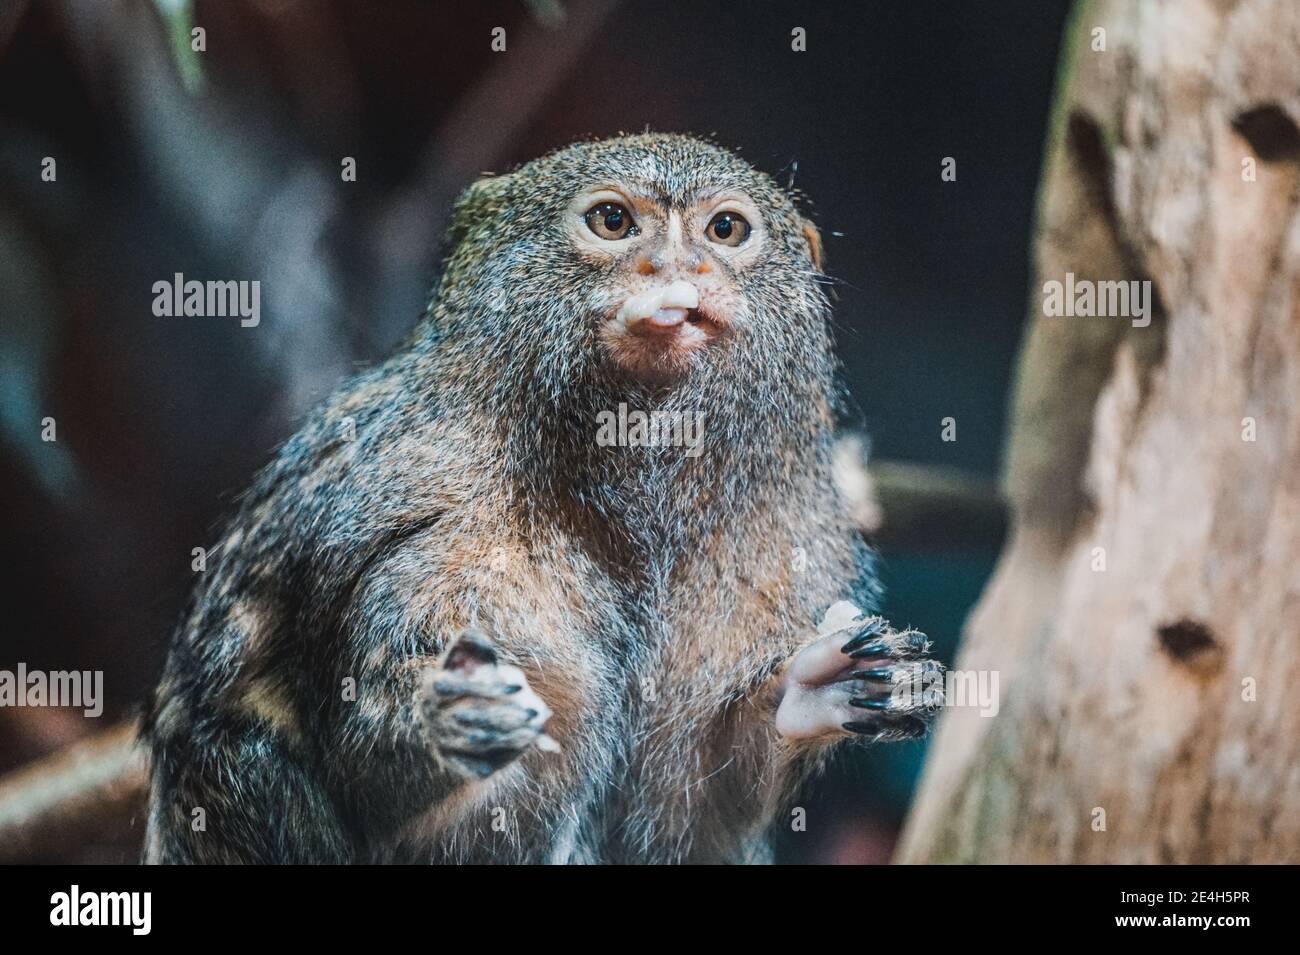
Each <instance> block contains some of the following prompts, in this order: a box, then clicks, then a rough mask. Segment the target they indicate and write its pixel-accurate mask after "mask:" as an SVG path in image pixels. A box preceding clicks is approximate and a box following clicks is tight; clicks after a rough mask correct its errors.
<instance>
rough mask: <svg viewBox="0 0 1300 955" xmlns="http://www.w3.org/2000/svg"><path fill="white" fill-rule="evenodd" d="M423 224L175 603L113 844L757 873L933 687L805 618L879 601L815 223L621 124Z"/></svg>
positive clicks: (885, 654)
mask: <svg viewBox="0 0 1300 955" xmlns="http://www.w3.org/2000/svg"><path fill="white" fill-rule="evenodd" d="M448 245H449V249H448V256H447V259H446V261H445V264H444V268H443V272H442V276H441V279H440V281H439V283H438V285H437V288H436V289H435V292H434V295H433V299H432V301H431V303H430V306H429V310H428V314H427V315H426V317H425V318H424V320H423V321H422V322H421V323H420V324H419V326H418V327H417V328H416V330H415V331H414V333H413V335H412V336H411V338H410V340H409V342H408V343H407V345H406V346H405V347H404V348H403V349H402V350H401V351H399V352H398V354H396V355H395V356H393V357H392V358H391V359H389V360H388V361H387V362H385V363H384V364H383V365H381V366H379V367H377V368H375V369H373V370H371V371H370V372H368V373H366V374H363V375H362V376H360V377H359V378H358V379H356V380H355V381H353V382H351V383H350V384H348V385H346V386H345V387H344V388H343V389H342V390H341V391H339V392H338V393H337V394H336V395H335V396H334V397H333V398H331V399H330V400H329V401H327V402H326V403H325V404H324V405H323V406H322V407H321V408H319V409H318V410H317V411H316V412H315V413H313V414H312V416H311V417H310V419H309V420H308V422H307V423H306V425H305V426H304V427H303V429H302V430H301V431H300V432H299V433H298V434H297V435H295V436H294V437H293V438H292V439H290V441H289V442H288V443H287V444H286V445H285V447H284V448H283V449H282V451H281V452H280V453H279V455H278V456H277V458H276V459H275V461H273V462H272V463H271V464H270V465H269V466H268V467H267V469H266V470H265V471H263V472H262V473H261V475H260V476H259V477H258V479H257V481H256V482H255V484H254V486H253V488H252V489H251V490H250V492H249V493H248V495H247V496H246V497H245V499H244V501H243V504H242V507H241V509H240V511H239V513H238V514H237V515H236V517H235V519H234V521H233V522H232V524H231V525H230V529H229V531H228V532H227V534H226V536H225V537H224V539H223V541H222V542H221V545H220V547H219V549H218V551H217V553H218V555H219V556H218V558H217V561H216V566H215V567H214V568H212V569H210V570H209V571H208V572H207V574H206V575H205V578H204V580H203V581H202V583H201V585H200V587H199V588H198V590H197V591H196V593H195V596H194V598H193V601H192V604H191V607H190V610H189V611H188V613H187V616H186V619H185V620H184V622H183V623H182V625H181V627H180V628H179V631H178V633H177V635H176V638H175V641H174V644H173V648H172V652H171V655H170V657H169V660H168V663H167V666H166V670H165V672H164V674H163V677H162V679H161V681H160V684H159V687H158V689H157V691H156V693H155V696H154V699H153V702H152V705H151V708H150V714H149V719H148V725H147V730H146V732H147V735H148V738H149V741H150V744H151V747H152V752H153V759H154V762H153V785H152V802H151V807H150V820H149V838H148V847H147V856H148V858H150V859H152V860H156V861H390V860H403V861H408V860H414V861H431V862H442V861H489V860H490V861H566V862H567V861H589V862H603V861H669V862H677V861H739V860H745V859H761V858H764V857H765V852H766V838H765V835H766V831H767V828H768V827H769V825H770V823H771V820H772V819H773V817H774V816H775V815H776V814H777V813H778V812H779V811H780V809H781V807H782V805H783V803H784V802H786V801H787V800H788V799H789V798H790V797H791V796H792V795H793V794H794V792H795V788H796V786H797V785H798V783H799V781H800V780H801V779H802V778H803V777H804V776H806V775H807V774H808V773H809V772H810V771H811V770H812V769H813V768H815V766H816V765H817V763H818V762H819V760H820V759H821V758H822V757H823V756H824V754H825V753H826V752H827V750H828V747H829V746H830V745H831V744H833V743H835V742H836V741H838V740H841V739H848V738H851V737H859V738H861V737H866V738H870V739H877V740H887V739H895V738H902V737H905V736H910V735H915V734H916V733H918V732H921V731H922V730H923V728H924V722H923V717H924V716H926V715H927V713H928V712H929V709H930V708H931V704H930V703H925V702H923V701H909V700H903V699H899V698H897V696H896V695H892V696H891V695H890V694H889V692H888V689H889V686H890V685H891V681H892V678H893V677H894V676H895V675H896V674H898V673H901V672H904V671H907V672H913V671H917V670H924V669H927V668H933V666H934V664H933V663H932V662H930V661H928V660H926V659H925V658H924V656H923V653H924V650H925V642H924V638H922V637H920V635H919V634H915V633H902V634H899V633H895V632H894V631H893V630H891V629H890V628H889V627H888V626H887V625H885V624H884V622H883V621H881V620H880V619H879V618H873V617H864V616H861V615H860V614H855V613H848V614H847V615H845V614H841V615H840V617H839V618H837V619H838V622H837V624H836V625H835V626H833V627H831V628H830V629H829V630H826V628H823V630H824V632H822V633H818V632H817V630H816V625H817V621H818V620H820V619H822V616H823V615H824V614H825V613H826V611H827V609H828V608H830V607H831V606H832V605H833V604H836V603H837V601H844V600H848V601H851V602H852V603H853V604H854V605H855V606H856V607H857V608H863V609H870V607H871V606H872V604H873V603H874V600H875V596H876V587H875V582H874V577H873V575H872V572H871V566H870V555H869V553H868V551H867V549H866V548H865V546H864V545H863V544H862V542H861V541H860V539H859V536H858V534H857V531H856V529H855V528H854V527H853V526H852V522H851V520H850V518H849V507H848V504H847V502H846V501H845V500H844V498H843V496H842V495H841V493H840V492H839V491H838V490H837V488H836V486H835V482H834V480H833V478H832V469H831V451H832V441H833V434H832V429H833V422H834V416H835V411H836V390H835V387H836V386H835V374H834V367H835V366H834V361H833V358H832V347H831V338H830V333H829V328H828V306H827V301H826V298H825V295H824V294H823V291H822V276H821V271H820V268H821V263H820V254H821V253H820V245H819V241H818V239H817V233H816V230H815V229H814V228H813V227H812V225H811V224H810V223H809V222H808V221H807V219H806V218H805V217H804V216H803V215H802V214H801V213H800V211H799V210H798V208H797V206H796V203H795V199H794V197H793V196H792V195H790V194H789V193H788V192H787V191H786V190H784V189H782V188H780V187H779V186H777V185H776V184H775V183H774V182H773V181H772V180H771V179H769V178H768V177H767V176H765V175H763V174H761V173H758V172H756V171H755V170H753V169H752V168H751V167H750V166H749V165H748V164H746V163H745V162H743V161H742V160H740V159H739V158H737V157H736V156H735V155H733V154H732V153H730V152H727V151H726V150H724V149H721V148H719V147H717V146H715V145H713V144H711V143H707V142H704V141H701V140H697V139H693V138H690V137H685V136H667V135H651V134H646V135H640V136H630V137H623V138H618V139H612V140H608V141H603V142H590V143H579V144H577V145H574V146H570V147H568V148H566V149H562V150H559V151H557V152H555V153H552V154H550V155H548V156H545V157H543V158H541V159H538V160H536V161H534V162H532V163H529V164H527V165H525V166H523V167H521V168H519V169H517V170H516V171H514V172H511V173H509V174H506V175H502V176H498V177H493V178H488V179H484V180H482V181H480V182H478V183H476V184H475V185H473V186H471V187H470V188H469V189H468V190H467V191H466V192H465V194H464V195H463V196H462V197H461V199H460V200H459V202H458V204H457V206H456V210H455V214H454V217H453V224H452V227H451V230H450V234H449V243H448ZM632 412H635V413H637V414H639V415H641V416H642V418H640V419H638V418H635V417H629V415H630V414H631V413H632ZM611 416H613V418H611ZM611 420H612V421H614V422H615V425H614V426H613V427H612V428H611V427H610V422H611ZM636 420H643V421H645V422H647V423H648V422H654V427H653V429H652V431H651V430H643V431H641V432H639V437H638V438H636V439H634V438H633V436H631V435H632V432H631V430H630V428H629V422H633V421H636ZM619 422H621V423H622V424H621V426H620V425H619V424H618V423H619ZM796 555H798V559H796ZM195 809H202V810H203V817H204V819H205V821H206V824H205V827H204V829H203V830H202V831H199V830H196V829H195V828H194V826H193V825H192V821H193V819H194V818H195V815H194V810H195Z"/></svg>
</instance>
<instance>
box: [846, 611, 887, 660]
mask: <svg viewBox="0 0 1300 955" xmlns="http://www.w3.org/2000/svg"><path fill="white" fill-rule="evenodd" d="M884 625H885V621H884V620H883V619H882V618H880V617H876V618H874V619H872V620H870V621H868V623H867V624H866V625H865V626H864V627H863V628H862V632H861V633H859V634H858V635H857V636H856V637H854V638H853V639H852V640H850V641H849V642H848V643H846V644H844V646H842V647H840V652H841V653H851V652H852V651H854V650H856V649H858V647H860V646H862V645H863V644H864V643H866V642H867V641H868V640H870V639H871V638H872V637H874V636H875V635H876V634H878V633H880V631H881V628H882V627H884Z"/></svg>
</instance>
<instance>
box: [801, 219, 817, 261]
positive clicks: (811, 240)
mask: <svg viewBox="0 0 1300 955" xmlns="http://www.w3.org/2000/svg"><path fill="white" fill-rule="evenodd" d="M803 237H804V238H805V239H806V240H807V241H808V255H809V257H810V258H811V259H812V264H813V268H815V269H816V270H817V271H818V272H820V271H822V234H821V233H820V232H818V231H817V227H816V226H815V225H813V224H812V220H811V219H804V220H803Z"/></svg>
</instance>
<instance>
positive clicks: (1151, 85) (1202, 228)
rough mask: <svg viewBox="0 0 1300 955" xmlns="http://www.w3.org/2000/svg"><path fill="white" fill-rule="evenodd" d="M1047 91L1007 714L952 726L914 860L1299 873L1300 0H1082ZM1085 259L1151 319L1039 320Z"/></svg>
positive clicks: (1008, 631)
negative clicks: (1048, 117) (1051, 92)
mask: <svg viewBox="0 0 1300 955" xmlns="http://www.w3.org/2000/svg"><path fill="white" fill-rule="evenodd" d="M1098 28H1100V29H1103V30H1105V50H1104V51H1099V50H1096V49H1094V46H1095V45H1096V41H1097V34H1096V33H1095V32H1094V31H1095V30H1096V29H1098ZM1057 97H1058V100H1057V104H1056V108H1055V111H1054V117H1053V123H1052V129H1051V130H1050V132H1049V138H1048V149H1047V160H1046V166H1045V172H1044V179H1043V182H1042V184H1041V191H1040V197H1039V203H1040V209H1039V221H1038V225H1037V236H1036V256H1037V263H1036V265H1037V282H1036V283H1035V284H1034V286H1033V287H1032V288H1031V294H1030V304H1029V310H1030V311H1029V314H1030V323H1029V329H1028V334H1027V338H1026V342H1025V346H1024V351H1023V354H1022V357H1021V363H1020V367H1019V372H1018V381H1017V384H1016V388H1015V394H1014V398H1013V425H1012V434H1011V437H1010V441H1009V446H1008V453H1007V467H1006V473H1005V488H1006V492H1007V496H1008V499H1009V501H1010V506H1011V508H1012V531H1011V534H1010V535H1009V538H1008V543H1007V546H1006V550H1005V551H1004V553H1003V555H1002V557H1001V560H1000V563H999V565H998V568H997V570H996V572H995V574H994V576H993V579H992V580H991V581H990V583H989V585H988V588H987V590H986V592H985V593H984V595H983V597H982V598H981V600H980V603H979V604H978V606H977V607H976V609H975V611H974V612H973V613H972V615H971V618H970V620H969V621H968V623H967V628H966V633H965V637H964V641H963V650H962V653H961V656H960V659H959V661H958V664H957V666H958V668H959V669H962V670H989V671H997V673H998V674H999V687H1000V691H1001V693H1000V703H1001V709H1000V711H999V712H998V714H997V715H996V716H995V717H992V718H986V717H981V716H980V715H979V713H978V711H977V710H976V709H974V708H971V707H964V708H951V709H949V710H948V711H947V712H946V713H945V714H944V716H943V719H942V720H941V724H940V728H939V731H938V734H937V737H936V739H935V740H934V744H933V746H932V748H931V752H930V757H929V762H928V764H927V767H926V771H925V774H924V777H923V779H922V783H921V789H920V793H919V796H918V799H917V802H916V803H915V805H914V809H913V813H912V817H911V819H910V820H909V823H908V827H907V830H906V832H905V835H904V840H903V844H902V848H901V850H900V859H901V860H902V861H905V862H1080V863H1083V862H1087V863H1095V862H1144V863H1154V862H1179V863H1184V862H1298V861H1300V696H1297V694H1298V692H1300V634H1298V633H1297V629H1298V628H1300V216H1298V214H1297V199H1298V197H1300V133H1298V132H1297V128H1298V126H1300V4H1297V3H1295V2H1294V0H1273V2H1267V0H1241V2H1230V0H1220V2H1212V0H1168V2H1156V0H1153V2H1127V0H1112V2H1091V3H1083V4H1081V5H1080V6H1079V7H1078V8H1077V9H1076V11H1075V12H1074V15H1073V16H1072V18H1071V24H1070V26H1069V28H1068V31H1067V35H1066V37H1065V42H1064V46H1063V63H1062V68H1061V72H1060V79H1059V88H1058V93H1057ZM1067 272H1073V273H1074V276H1075V279H1076V281H1077V280H1085V279H1086V280H1093V281H1113V280H1138V281H1142V280H1149V281H1150V282H1151V283H1152V288H1153V293H1154V295H1155V296H1156V298H1157V303H1156V305H1155V307H1154V308H1153V314H1152V320H1151V324H1150V325H1149V326H1147V327H1145V328H1142V327H1134V325H1133V324H1132V323H1131V322H1130V321H1129V320H1128V319H1125V318H1122V317H1112V318H1104V317H1091V318H1087V317H1046V315H1045V314H1044V308H1043V288H1044V283H1045V282H1048V281H1052V280H1055V281H1064V280H1065V273H1067ZM1103 560H1104V564H1103V563H1102V561H1103ZM1103 568H1104V569H1103ZM1103 813H1104V818H1103ZM1103 824H1104V828H1102V825H1103Z"/></svg>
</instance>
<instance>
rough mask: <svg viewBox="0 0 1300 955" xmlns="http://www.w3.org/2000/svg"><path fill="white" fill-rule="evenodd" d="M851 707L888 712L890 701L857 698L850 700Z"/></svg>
mask: <svg viewBox="0 0 1300 955" xmlns="http://www.w3.org/2000/svg"><path fill="white" fill-rule="evenodd" d="M849 706H856V707H858V708H859V709H863V710H887V709H889V699H888V698H886V699H883V700H870V699H867V698H866V697H861V696H855V697H853V699H851V700H849Z"/></svg>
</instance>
